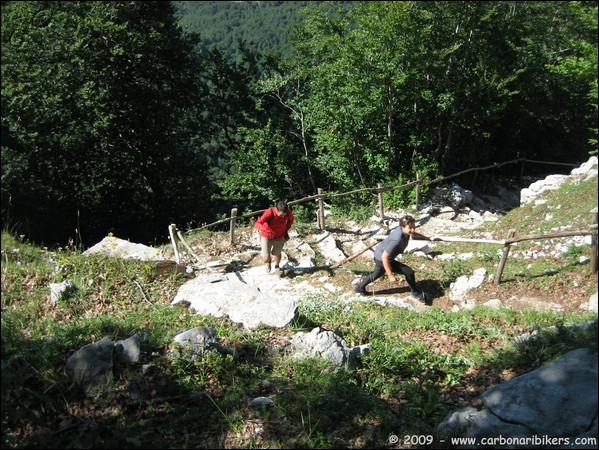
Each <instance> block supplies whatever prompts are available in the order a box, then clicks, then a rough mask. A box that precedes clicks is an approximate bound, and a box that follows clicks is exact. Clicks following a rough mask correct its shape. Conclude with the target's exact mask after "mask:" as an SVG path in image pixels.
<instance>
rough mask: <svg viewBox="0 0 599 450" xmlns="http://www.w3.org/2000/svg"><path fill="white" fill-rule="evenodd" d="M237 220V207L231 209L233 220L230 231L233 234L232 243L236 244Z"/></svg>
mask: <svg viewBox="0 0 599 450" xmlns="http://www.w3.org/2000/svg"><path fill="white" fill-rule="evenodd" d="M235 220H237V208H233V209H231V222H230V224H229V233H230V235H231V245H233V244H235Z"/></svg>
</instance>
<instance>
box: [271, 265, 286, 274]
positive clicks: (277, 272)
mask: <svg viewBox="0 0 599 450" xmlns="http://www.w3.org/2000/svg"><path fill="white" fill-rule="evenodd" d="M282 273H283V272H282V271H281V268H280V267H279V266H275V268H274V269H273V270H272V271H271V272H270V274H271V275H273V276H275V277H280V276H281V275H282Z"/></svg>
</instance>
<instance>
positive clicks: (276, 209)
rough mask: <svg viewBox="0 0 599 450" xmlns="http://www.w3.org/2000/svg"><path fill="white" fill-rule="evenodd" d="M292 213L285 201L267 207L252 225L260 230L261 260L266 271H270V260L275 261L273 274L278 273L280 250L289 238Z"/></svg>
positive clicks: (292, 218)
mask: <svg viewBox="0 0 599 450" xmlns="http://www.w3.org/2000/svg"><path fill="white" fill-rule="evenodd" d="M293 220H294V217H293V213H292V212H291V209H290V208H289V205H287V203H285V202H279V203H277V206H273V207H272V208H269V209H267V210H266V211H265V212H264V213H263V214H262V215H261V216H260V218H259V219H258V220H256V222H254V227H255V228H257V229H258V230H260V244H261V248H262V251H261V253H260V254H261V256H262V262H264V264H266V272H267V273H271V265H270V263H271V260H272V262H274V263H275V267H274V271H273V272H272V273H273V274H276V275H280V274H281V272H280V270H281V268H280V267H279V264H280V263H281V251H282V250H283V246H284V245H285V242H287V241H288V240H289V229H290V228H291V225H293Z"/></svg>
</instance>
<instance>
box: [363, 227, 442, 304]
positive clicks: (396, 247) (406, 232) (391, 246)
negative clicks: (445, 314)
mask: <svg viewBox="0 0 599 450" xmlns="http://www.w3.org/2000/svg"><path fill="white" fill-rule="evenodd" d="M415 230H416V220H415V219H414V218H413V217H412V216H409V215H406V216H403V217H402V218H401V219H400V220H399V227H397V228H396V229H394V230H393V231H392V232H391V233H390V234H389V236H387V237H386V238H385V240H384V241H383V242H381V243H380V244H379V245H377V247H376V249H375V251H374V264H375V266H374V271H373V272H372V273H371V274H370V275H368V276H367V277H365V278H363V279H362V280H361V281H360V282H359V283H358V285H357V286H356V287H355V288H354V291H355V292H357V293H358V294H362V295H368V294H369V292H368V291H367V290H366V286H367V285H369V284H370V283H372V282H373V281H375V280H378V279H379V278H380V277H382V276H383V275H384V274H385V273H386V274H387V276H388V277H389V281H391V283H393V284H399V280H398V279H397V278H396V276H395V274H402V275H403V276H404V277H405V278H406V281H407V282H408V286H409V287H410V290H411V291H412V292H411V296H412V298H414V299H415V300H418V301H420V302H423V303H424V302H425V300H426V298H425V295H424V293H423V292H418V290H417V289H416V275H415V274H414V270H413V269H412V268H411V267H410V266H408V265H406V264H404V263H402V262H400V261H398V260H397V259H395V258H397V256H398V255H400V254H402V253H403V252H404V250H405V249H406V247H407V246H408V243H409V242H410V238H411V237H413V238H415V239H425V240H427V241H430V240H432V238H430V237H428V236H426V235H424V234H422V233H418V232H417V231H415Z"/></svg>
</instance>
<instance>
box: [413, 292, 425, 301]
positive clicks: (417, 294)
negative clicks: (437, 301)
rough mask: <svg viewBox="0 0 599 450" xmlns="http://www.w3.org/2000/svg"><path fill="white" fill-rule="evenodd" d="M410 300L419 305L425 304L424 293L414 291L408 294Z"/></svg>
mask: <svg viewBox="0 0 599 450" xmlns="http://www.w3.org/2000/svg"><path fill="white" fill-rule="evenodd" d="M410 298H411V299H412V300H417V301H419V302H420V303H426V296H425V295H424V292H416V291H414V292H412V293H411V294H410Z"/></svg>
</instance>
